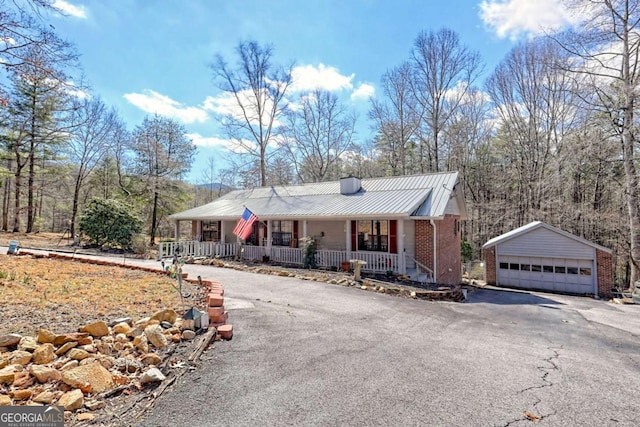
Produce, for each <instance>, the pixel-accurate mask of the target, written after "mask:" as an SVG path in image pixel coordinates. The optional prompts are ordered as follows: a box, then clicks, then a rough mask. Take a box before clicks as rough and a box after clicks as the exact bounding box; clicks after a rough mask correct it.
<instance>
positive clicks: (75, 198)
mask: <svg viewBox="0 0 640 427" xmlns="http://www.w3.org/2000/svg"><path fill="white" fill-rule="evenodd" d="M81 175H82V170H80V171H79V172H78V175H77V176H76V185H75V188H74V190H73V207H72V208H71V226H70V227H69V233H71V236H72V237H73V236H75V235H76V217H77V216H78V199H79V198H80V184H81V179H80V176H81Z"/></svg>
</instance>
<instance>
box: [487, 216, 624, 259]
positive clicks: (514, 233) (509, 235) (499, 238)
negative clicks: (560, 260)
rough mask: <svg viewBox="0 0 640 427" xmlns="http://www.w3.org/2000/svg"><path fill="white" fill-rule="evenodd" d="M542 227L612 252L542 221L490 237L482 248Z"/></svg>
mask: <svg viewBox="0 0 640 427" xmlns="http://www.w3.org/2000/svg"><path fill="white" fill-rule="evenodd" d="M541 227H542V228H546V229H547V230H550V231H553V232H554V233H558V234H561V235H563V236H565V237H568V238H570V239H573V240H575V241H577V242H580V243H584V244H585V245H588V246H591V247H593V248H596V249H600V250H602V251H605V252H608V253H612V251H611V249H609V248H605V247H604V246H600V245H598V244H597V243H593V242H590V241H589V240H586V239H583V238H582V237H578V236H576V235H575V234H571V233H569V232H566V231H564V230H561V229H559V228H556V227H554V226H552V225H549V224H547V223H544V222H542V221H533V222H530V223H529V224H526V225H523V226H522V227H519V228H516V229H514V230H511V231H509V232H507V233H504V234H501V235H499V236H496V237H494V238H493V239H490V240H489V241H487V243H485V244H484V245H482V249H486V248H489V247H491V246H495V245H497V244H500V243H504V242H506V241H507V240H511V239H513V238H514V237H516V236H520V235H522V234H526V233H529V232H530V231H533V230H535V229H537V228H541Z"/></svg>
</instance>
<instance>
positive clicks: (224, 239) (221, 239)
mask: <svg viewBox="0 0 640 427" xmlns="http://www.w3.org/2000/svg"><path fill="white" fill-rule="evenodd" d="M226 228H227V227H225V226H224V221H220V243H222V244H223V245H224V244H225V243H227V242H226V240H227V239H226V238H225V232H226V231H227V230H226Z"/></svg>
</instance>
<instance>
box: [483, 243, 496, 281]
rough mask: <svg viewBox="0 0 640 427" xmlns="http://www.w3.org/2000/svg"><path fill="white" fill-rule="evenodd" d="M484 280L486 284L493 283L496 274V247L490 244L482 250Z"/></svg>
mask: <svg viewBox="0 0 640 427" xmlns="http://www.w3.org/2000/svg"><path fill="white" fill-rule="evenodd" d="M484 266H485V267H484V280H485V282H487V285H495V284H496V282H497V280H498V277H497V276H496V248H495V246H492V247H490V248H487V249H485V250H484Z"/></svg>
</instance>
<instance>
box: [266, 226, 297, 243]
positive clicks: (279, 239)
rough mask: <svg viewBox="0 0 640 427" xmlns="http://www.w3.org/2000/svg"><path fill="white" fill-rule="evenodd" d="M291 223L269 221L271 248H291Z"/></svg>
mask: <svg viewBox="0 0 640 427" xmlns="http://www.w3.org/2000/svg"><path fill="white" fill-rule="evenodd" d="M292 237H293V221H279V220H274V221H271V244H272V245H273V246H291V238H292Z"/></svg>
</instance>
